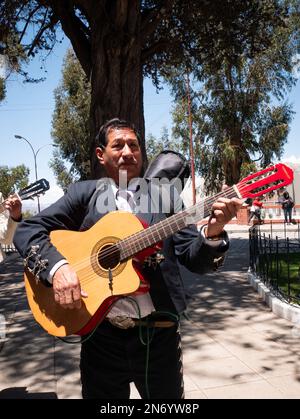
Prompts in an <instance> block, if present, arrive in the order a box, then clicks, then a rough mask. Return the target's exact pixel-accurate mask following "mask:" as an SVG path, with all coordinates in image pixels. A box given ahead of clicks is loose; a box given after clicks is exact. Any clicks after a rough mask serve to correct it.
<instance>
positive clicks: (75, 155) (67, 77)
mask: <svg viewBox="0 0 300 419" xmlns="http://www.w3.org/2000/svg"><path fill="white" fill-rule="evenodd" d="M62 73H63V74H62V81H61V83H60V86H59V87H58V88H56V89H55V110H54V114H53V119H52V127H53V129H52V137H53V139H54V143H55V144H56V145H57V146H58V149H57V150H56V151H55V157H54V159H53V160H52V162H51V167H52V169H53V170H54V172H55V175H56V177H57V179H58V182H59V184H60V185H61V186H62V188H63V189H65V186H66V185H67V183H70V182H71V181H75V180H77V179H79V178H80V179H87V178H88V177H89V175H90V165H89V157H90V156H89V153H90V149H89V145H88V144H89V143H88V138H89V135H90V133H89V112H90V84H89V82H88V80H87V78H86V76H85V74H84V72H83V70H82V68H81V66H80V64H79V62H78V60H77V59H76V57H75V55H74V53H73V52H72V51H71V50H69V51H68V52H67V54H66V57H65V60H64V65H63V72H62ZM58 150H59V151H58ZM64 160H68V161H69V162H70V163H71V168H70V170H69V171H67V169H66V167H65V166H64V163H63V161H64Z"/></svg>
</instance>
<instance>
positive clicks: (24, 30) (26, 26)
mask: <svg viewBox="0 0 300 419" xmlns="http://www.w3.org/2000/svg"><path fill="white" fill-rule="evenodd" d="M40 7H41V6H40V5H39V6H37V7H36V8H35V9H33V10H32V11H31V12H30V13H29V15H28V17H27V20H26V23H25V25H24V28H23V31H22V33H21V35H20V38H19V43H20V44H21V42H22V39H23V37H24V35H25V33H26V30H27V28H28V25H29V23H30V21H31V18H32V17H33V16H34V15H35V13H36V12H37V11H38V10H39V9H40Z"/></svg>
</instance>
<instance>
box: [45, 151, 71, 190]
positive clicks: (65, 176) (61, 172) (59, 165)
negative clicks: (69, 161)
mask: <svg viewBox="0 0 300 419" xmlns="http://www.w3.org/2000/svg"><path fill="white" fill-rule="evenodd" d="M49 166H50V167H51V169H52V170H53V172H54V174H55V177H56V181H57V184H58V186H60V187H61V188H62V190H63V191H64V192H66V191H67V189H68V186H69V185H70V184H71V183H74V182H75V181H76V180H78V179H77V177H76V175H74V174H73V173H72V170H68V169H67V167H66V165H65V164H64V161H63V159H62V158H61V156H60V154H59V152H57V151H55V152H54V155H53V159H51V161H50V163H49Z"/></svg>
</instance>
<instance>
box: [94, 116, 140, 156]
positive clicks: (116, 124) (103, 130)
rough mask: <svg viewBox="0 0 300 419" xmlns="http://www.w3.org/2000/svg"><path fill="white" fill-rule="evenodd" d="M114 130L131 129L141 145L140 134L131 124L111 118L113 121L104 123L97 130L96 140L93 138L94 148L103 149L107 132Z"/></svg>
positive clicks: (105, 144)
mask: <svg viewBox="0 0 300 419" xmlns="http://www.w3.org/2000/svg"><path fill="white" fill-rule="evenodd" d="M116 128H129V129H131V130H132V131H133V132H134V133H135V135H136V137H137V139H138V142H139V145H141V136H140V133H139V132H138V130H137V129H136V128H135V126H134V125H133V124H132V123H131V122H128V121H125V120H122V119H119V118H113V119H110V120H109V121H106V122H105V124H103V125H102V126H101V127H100V128H99V131H98V134H97V135H96V138H95V146H96V147H100V148H102V149H104V148H105V147H106V146H107V136H108V134H109V131H111V130H112V129H116Z"/></svg>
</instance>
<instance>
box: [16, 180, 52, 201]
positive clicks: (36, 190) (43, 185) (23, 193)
mask: <svg viewBox="0 0 300 419" xmlns="http://www.w3.org/2000/svg"><path fill="white" fill-rule="evenodd" d="M48 189H50V185H49V182H48V181H47V180H46V179H39V180H37V181H36V182H34V183H31V184H30V185H28V186H26V188H23V189H21V190H20V191H19V192H18V195H19V197H20V198H21V199H22V200H25V199H30V198H34V197H35V196H38V195H41V194H43V193H45V192H46V191H48Z"/></svg>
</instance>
